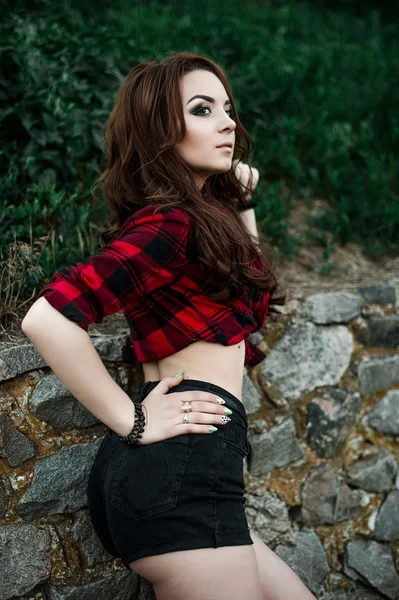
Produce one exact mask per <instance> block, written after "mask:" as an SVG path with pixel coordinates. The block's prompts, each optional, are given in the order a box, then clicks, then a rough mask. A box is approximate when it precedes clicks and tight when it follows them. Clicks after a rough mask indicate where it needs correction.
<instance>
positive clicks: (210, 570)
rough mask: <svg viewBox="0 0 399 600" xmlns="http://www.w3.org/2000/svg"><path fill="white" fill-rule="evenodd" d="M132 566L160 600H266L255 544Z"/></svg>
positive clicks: (188, 553) (178, 554)
mask: <svg viewBox="0 0 399 600" xmlns="http://www.w3.org/2000/svg"><path fill="white" fill-rule="evenodd" d="M129 567H130V568H131V569H132V570H133V571H134V572H136V573H138V574H139V575H141V576H143V577H145V578H146V579H148V581H150V582H151V583H152V584H153V586H154V592H155V596H156V598H157V600H172V599H173V600H187V599H188V598H189V599H190V600H242V599H243V598H247V599H248V600H249V599H251V600H264V597H263V595H262V589H261V582H260V578H259V573H258V567H257V561H256V556H255V553H254V546H253V544H251V545H241V546H220V547H218V548H201V549H195V550H182V551H178V552H168V553H167V554H163V555H157V556H146V557H144V558H139V559H138V560H135V561H133V562H131V563H130V564H129ZM291 600H292V599H291Z"/></svg>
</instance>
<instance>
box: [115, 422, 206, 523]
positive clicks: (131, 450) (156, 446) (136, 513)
mask: <svg viewBox="0 0 399 600" xmlns="http://www.w3.org/2000/svg"><path fill="white" fill-rule="evenodd" d="M197 442H198V437H197V436H193V435H190V434H188V435H187V434H184V435H178V436H175V437H173V438H169V439H167V440H163V441H161V442H155V443H153V444H147V445H144V446H140V445H138V446H128V445H126V444H124V443H123V442H121V444H123V446H124V447H123V448H122V449H121V453H120V457H119V460H118V462H117V464H116V467H115V471H114V473H113V476H112V489H111V504H113V505H114V506H116V508H118V509H119V510H121V511H122V512H123V513H125V514H126V515H128V516H129V517H131V518H132V519H135V520H140V519H144V518H146V517H151V516H153V515H156V514H158V513H161V512H165V511H167V510H170V509H172V508H174V507H175V506H176V505H177V500H178V496H179V490H180V486H181V483H182V480H183V477H184V473H185V471H186V468H187V465H188V464H189V461H190V458H191V455H192V453H193V450H194V447H195V445H196V444H197Z"/></svg>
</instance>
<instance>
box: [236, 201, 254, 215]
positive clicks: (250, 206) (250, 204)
mask: <svg viewBox="0 0 399 600" xmlns="http://www.w3.org/2000/svg"><path fill="white" fill-rule="evenodd" d="M257 206H258V203H257V202H256V200H252V199H251V200H248V202H247V203H246V205H245V206H244V207H243V208H239V209H238V212H243V211H244V210H248V209H249V208H256V207H257Z"/></svg>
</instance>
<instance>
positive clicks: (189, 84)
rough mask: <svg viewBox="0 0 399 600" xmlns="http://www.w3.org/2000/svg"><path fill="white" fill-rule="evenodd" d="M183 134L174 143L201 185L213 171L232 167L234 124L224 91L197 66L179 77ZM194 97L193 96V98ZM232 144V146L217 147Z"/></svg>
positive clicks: (210, 74)
mask: <svg viewBox="0 0 399 600" xmlns="http://www.w3.org/2000/svg"><path fill="white" fill-rule="evenodd" d="M181 89H182V98H183V113H184V119H185V123H186V135H185V137H184V139H183V140H182V141H181V142H179V143H178V144H177V145H176V148H177V151H178V152H179V154H180V155H181V156H182V158H183V159H184V160H185V161H186V162H187V163H188V164H189V165H190V166H191V167H192V168H193V170H194V169H195V171H196V172H195V173H194V176H195V179H196V182H197V183H198V186H199V187H200V188H201V187H202V185H203V184H204V182H205V179H206V178H207V177H209V176H210V175H213V174H214V173H225V172H226V171H229V170H230V169H231V166H232V160H233V153H234V143H235V131H234V130H235V128H236V123H235V121H233V119H231V117H230V115H231V114H232V106H231V104H230V100H229V98H228V96H227V93H226V90H225V88H224V86H223V84H222V82H221V81H220V79H219V78H218V77H216V75H215V74H214V73H210V72H209V71H205V70H203V69H198V70H197V71H191V72H190V73H187V74H186V75H184V76H183V77H182V79H181ZM193 96H202V97H196V98H194V99H193ZM226 142H231V143H232V148H231V150H229V149H228V148H226V147H224V148H218V147H217V146H220V144H224V143H226Z"/></svg>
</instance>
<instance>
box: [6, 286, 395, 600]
mask: <svg viewBox="0 0 399 600" xmlns="http://www.w3.org/2000/svg"><path fill="white" fill-rule="evenodd" d="M398 295H399V280H398V281H394V282H390V283H389V282H388V283H376V284H375V285H370V286H367V287H362V288H358V289H356V290H355V292H352V293H348V292H341V291H336V292H329V293H323V294H315V295H313V296H308V297H307V298H299V297H298V298H295V299H294V300H291V301H290V303H289V304H288V305H287V306H285V307H283V309H282V314H281V315H278V316H276V317H275V316H274V315H271V314H270V315H269V317H268V318H267V321H266V323H265V326H264V328H263V332H262V333H256V334H253V335H252V336H251V341H253V342H254V343H256V344H258V345H259V346H260V347H261V348H262V349H263V350H264V351H265V352H266V353H267V357H266V358H265V360H264V361H262V363H260V365H258V366H257V367H255V368H254V369H248V370H247V369H245V373H244V387H243V402H244V405H245V407H246V410H247V414H248V419H249V432H248V440H249V443H250V452H249V454H248V457H247V459H246V461H245V480H246V503H245V509H246V513H247V517H248V522H249V525H250V527H251V529H253V531H255V533H256V534H257V535H258V536H259V537H260V538H261V539H263V540H264V542H265V543H266V544H267V545H268V546H269V547H270V548H272V549H273V550H274V552H276V553H277V554H278V555H279V556H280V557H281V558H282V559H283V560H284V561H286V562H287V563H288V564H289V565H290V566H291V567H292V568H293V570H294V571H295V572H296V573H297V574H298V575H299V576H300V577H301V579H302V580H303V581H304V582H305V583H306V585H307V586H308V587H309V588H310V589H311V590H312V592H313V593H314V595H315V596H316V597H317V598H319V599H320V600H346V599H348V600H349V599H351V600H355V599H358V600H375V599H377V598H389V599H391V600H398V599H399V574H398V571H399V472H398V461H399V445H398V440H399V302H398ZM128 339H129V336H128V332H127V331H126V334H125V333H123V334H120V335H112V336H110V335H96V336H93V337H92V341H93V344H94V345H95V347H96V349H97V351H98V353H99V355H100V356H101V358H102V360H103V362H104V364H105V366H106V367H107V369H108V371H109V373H110V374H111V376H112V377H113V378H114V379H115V381H116V382H117V383H118V385H120V386H121V387H122V388H123V389H124V390H125V391H126V392H127V393H128V394H129V395H130V396H131V397H133V396H134V395H135V394H136V392H137V390H138V388H139V387H140V385H141V382H142V368H141V367H140V365H138V364H137V363H135V361H134V356H133V355H132V352H131V349H130V345H129V343H128ZM0 382H1V383H0V399H1V406H0V474H1V479H0V600H8V599H10V598H25V599H26V600H33V599H35V600H41V599H47V598H50V599H51V600H61V599H63V600H64V599H65V600H74V599H75V598H79V600H86V599H87V600H91V599H92V598H93V599H96V600H97V599H98V598H101V599H107V598H110V600H111V599H112V600H114V599H117V600H136V599H140V600H145V599H148V600H150V599H151V600H153V599H154V597H155V596H154V594H153V591H152V588H151V585H149V583H148V582H147V581H146V580H145V579H143V578H140V577H139V576H137V575H136V574H135V573H129V572H128V571H127V570H126V569H125V568H124V566H123V565H122V563H121V561H120V560H118V559H114V558H113V557H111V556H110V555H109V554H108V553H107V552H106V551H105V550H104V549H103V548H102V546H101V544H100V542H99V540H98V538H97V536H96V535H95V533H94V531H93V528H92V526H91V522H90V519H89V517H88V511H87V498H86V492H85V490H86V485H87V477H88V473H89V470H90V466H91V464H92V461H93V459H94V456H95V454H96V452H97V449H98V447H99V444H100V443H101V440H102V435H103V432H104V429H105V428H104V425H103V424H102V423H100V422H99V421H98V420H97V419H96V418H95V417H94V416H93V415H92V414H91V413H89V412H88V411H87V410H86V409H85V408H84V407H83V406H82V405H81V404H80V403H79V402H78V401H77V400H76V399H75V398H74V397H73V396H72V395H71V394H70V393H69V392H68V390H67V389H66V388H65V387H64V386H63V385H62V384H61V382H60V381H59V380H58V378H57V377H56V376H55V375H54V374H53V373H52V371H51V370H50V369H49V367H47V366H46V364H45V363H44V361H43V359H42V357H41V356H40V354H38V352H37V351H36V349H35V348H34V346H32V344H30V343H24V344H22V345H16V346H14V347H10V348H8V349H6V350H3V351H2V352H0ZM293 600H294V599H293Z"/></svg>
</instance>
